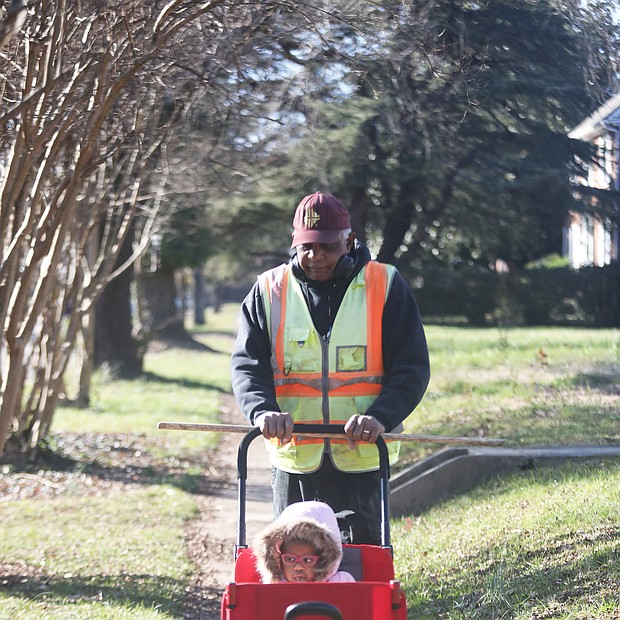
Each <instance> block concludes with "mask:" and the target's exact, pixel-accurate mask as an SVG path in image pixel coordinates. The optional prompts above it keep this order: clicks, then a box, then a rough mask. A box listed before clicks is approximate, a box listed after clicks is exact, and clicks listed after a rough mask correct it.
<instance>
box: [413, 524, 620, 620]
mask: <svg viewBox="0 0 620 620" xmlns="http://www.w3.org/2000/svg"><path fill="white" fill-rule="evenodd" d="M593 543H597V544H598V550H597V551H596V552H595V553H593V552H592V551H590V550H589V547H591V546H592V544H593ZM504 555H505V554H504V553H503V550H498V549H496V548H495V549H487V550H486V551H485V552H484V553H482V554H477V555H476V556H472V557H470V558H468V559H465V558H464V559H463V564H462V565H463V566H468V567H472V569H471V570H465V569H461V570H459V571H454V572H452V573H450V574H449V575H448V576H446V578H445V580H444V579H442V577H441V576H438V575H435V574H434V573H433V575H434V578H435V580H436V581H439V582H441V588H437V584H436V583H433V584H425V585H424V586H421V587H420V586H419V584H417V583H416V584H410V585H408V584H406V583H405V592H406V596H407V599H408V601H409V602H408V611H409V614H410V615H411V614H412V617H415V618H421V619H422V618H423V619H426V618H436V617H444V615H443V614H449V613H450V612H453V611H455V610H458V612H459V614H460V615H458V616H455V617H459V618H461V617H462V618H474V617H475V618H479V619H488V620H491V619H494V618H508V617H510V618H512V617H515V616H514V614H518V613H523V612H528V613H531V612H533V611H536V610H538V612H540V613H543V614H545V615H541V616H540V617H545V618H546V617H554V618H555V617H558V618H559V617H560V616H561V617H565V616H564V614H568V613H569V612H571V611H575V610H576V609H580V610H583V612H584V613H586V614H587V613H588V610H590V611H591V612H592V615H587V616H586V615H584V616H580V617H584V618H585V617H587V618H592V620H594V619H596V618H601V619H602V618H607V617H610V618H611V617H614V616H606V615H601V613H600V610H612V609H617V608H618V606H619V605H620V594H619V592H618V588H617V583H618V580H619V579H620V568H619V566H620V565H619V563H618V558H619V556H620V530H618V529H617V528H603V529H601V530H600V531H594V532H590V533H585V532H581V533H574V534H569V535H564V536H560V537H558V538H557V539H556V540H554V541H549V540H547V541H544V546H543V547H541V548H539V549H536V550H533V551H529V552H525V553H523V554H522V555H518V556H517V557H516V558H511V559H510V560H509V561H505V560H504V561H494V558H502V557H504ZM476 566H486V567H487V568H484V569H477V570H476V568H474V567H476ZM416 590H418V591H425V592H429V593H430V594H428V595H427V596H426V597H417V598H416V592H415V591H416ZM434 591H437V592H442V594H439V595H438V596H436V597H435V596H433V592H434ZM548 611H552V612H553V616H551V615H549V616H547V615H546V614H547V612H548ZM445 617H448V616H445ZM450 617H453V616H450ZM528 617H530V616H528ZM531 617H534V616H531ZM536 617H539V616H536ZM566 617H568V616H566Z"/></svg>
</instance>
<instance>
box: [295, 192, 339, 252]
mask: <svg viewBox="0 0 620 620" xmlns="http://www.w3.org/2000/svg"><path fill="white" fill-rule="evenodd" d="M347 228H351V218H350V217H349V212H348V211H347V210H346V209H345V207H344V205H343V204H342V203H341V202H340V201H339V200H337V199H336V198H334V197H333V196H330V195H329V194H322V193H321V192H315V193H314V194H310V195H308V196H306V197H305V198H303V199H302V201H301V202H300V203H299V205H298V206H297V210H296V211H295V217H294V218H293V229H294V230H293V243H292V244H291V247H292V248H294V247H295V246H297V245H301V244H302V243H332V242H333V241H336V239H338V235H339V234H340V233H341V232H342V231H343V230H346V229H347Z"/></svg>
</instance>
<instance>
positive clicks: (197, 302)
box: [194, 267, 207, 325]
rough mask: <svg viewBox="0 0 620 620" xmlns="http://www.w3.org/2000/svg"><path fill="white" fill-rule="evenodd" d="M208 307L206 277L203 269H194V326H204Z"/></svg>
mask: <svg viewBox="0 0 620 620" xmlns="http://www.w3.org/2000/svg"><path fill="white" fill-rule="evenodd" d="M206 307H207V291H206V290H205V275H204V273H203V271H202V268H200V267H196V268H195V269H194V325H204V324H205V323H206V321H205V308H206Z"/></svg>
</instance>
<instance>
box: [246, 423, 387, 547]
mask: <svg viewBox="0 0 620 620" xmlns="http://www.w3.org/2000/svg"><path fill="white" fill-rule="evenodd" d="M319 432H320V433H324V434H327V435H344V434H345V431H344V426H343V425H340V424H295V425H294V427H293V433H296V434H298V435H299V434H302V435H303V434H306V435H313V434H314V433H319ZM261 436H262V433H261V430H260V428H258V427H255V428H252V430H250V431H248V433H247V434H246V435H245V436H244V437H243V439H242V440H241V443H240V444H239V449H238V451H237V480H238V485H237V545H236V549H235V557H236V555H237V552H238V550H239V549H241V548H244V547H247V543H246V523H245V519H246V517H245V514H246V511H245V504H246V481H247V477H248V449H249V447H250V444H251V443H252V441H254V439H256V438H257V437H261ZM375 445H376V446H377V449H378V450H379V472H380V497H381V546H382V547H385V548H388V549H391V542H390V510H389V479H390V461H389V456H388V449H387V446H386V445H385V441H384V440H383V437H381V435H379V437H377V441H376V443H375Z"/></svg>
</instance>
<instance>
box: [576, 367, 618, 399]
mask: <svg viewBox="0 0 620 620" xmlns="http://www.w3.org/2000/svg"><path fill="white" fill-rule="evenodd" d="M619 377H620V374H619V370H618V366H617V365H616V366H610V368H609V370H608V371H607V372H606V371H605V369H604V368H603V369H601V370H596V371H592V372H581V373H578V374H576V375H574V376H573V377H572V378H571V384H572V385H573V386H574V387H580V388H585V389H587V390H593V391H597V392H602V393H604V394H620V378H619Z"/></svg>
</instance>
